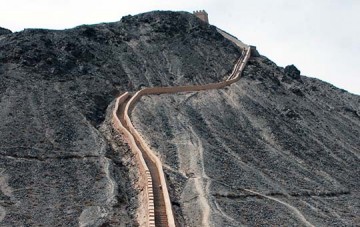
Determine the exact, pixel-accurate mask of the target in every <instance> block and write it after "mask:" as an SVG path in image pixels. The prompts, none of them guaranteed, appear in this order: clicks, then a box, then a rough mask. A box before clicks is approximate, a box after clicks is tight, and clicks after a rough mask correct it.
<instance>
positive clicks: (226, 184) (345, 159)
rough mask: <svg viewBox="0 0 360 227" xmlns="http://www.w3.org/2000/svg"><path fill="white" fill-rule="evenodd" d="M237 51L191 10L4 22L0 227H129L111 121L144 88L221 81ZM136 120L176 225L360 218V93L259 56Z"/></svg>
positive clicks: (150, 103) (329, 222)
mask: <svg viewBox="0 0 360 227" xmlns="http://www.w3.org/2000/svg"><path fill="white" fill-rule="evenodd" d="M240 54H241V50H240V49H239V48H237V47H236V45H234V44H233V43H231V42H230V41H229V40H227V39H225V38H224V37H223V36H221V35H220V34H219V33H218V32H217V30H216V28H215V27H213V26H209V25H207V24H205V23H203V22H202V21H200V20H198V19H197V18H196V17H194V16H193V15H191V14H189V13H183V12H177V13H175V12H150V13H145V14H140V15H136V16H126V17H123V18H122V19H121V20H120V21H119V22H115V23H107V24H99V25H84V26H80V27H76V28H74V29H68V30H64V31H54V30H40V29H27V30H24V31H22V32H18V33H10V32H9V31H7V30H5V29H1V30H0V116H1V119H2V121H0V182H1V184H0V226H137V223H136V213H135V211H136V208H137V207H138V206H139V204H138V203H139V201H138V200H137V195H138V193H141V192H140V191H139V190H138V188H137V187H136V181H137V174H138V172H137V168H136V165H135V163H134V161H133V155H132V153H131V151H130V150H129V148H128V147H127V145H126V143H125V142H124V141H123V139H122V138H121V136H120V135H118V134H117V133H116V132H115V131H114V130H113V129H112V126H111V123H110V113H111V110H112V108H113V105H114V103H113V100H114V99H115V98H116V97H117V96H119V95H120V94H122V93H123V92H125V91H136V90H138V89H140V88H142V87H149V86H151V87H153V86H177V85H186V84H205V83H210V82H216V81H220V80H223V79H224V78H225V76H226V74H227V73H229V72H230V71H231V69H232V67H233V64H234V63H235V61H236V60H237V58H238V57H239V56H240ZM140 102H141V103H139V104H138V105H137V106H136V107H135V109H134V112H133V115H132V119H133V120H134V123H135V126H136V127H137V128H138V130H139V131H140V132H141V133H142V135H143V137H144V138H145V139H146V140H147V141H148V143H149V144H150V145H151V146H152V148H153V149H154V150H155V151H157V152H158V154H159V157H161V159H162V161H163V163H164V169H165V173H166V176H167V177H168V182H169V190H170V192H171V200H172V203H173V209H174V211H175V213H176V219H177V222H178V223H179V225H180V226H201V225H203V226H204V225H205V226H239V225H249V226H254V225H258V226H269V225H270V226H271V225H272V226H279V225H285V226H289V225H290V226H291V225H298V226H302V225H309V223H311V224H312V225H314V226H355V225H356V223H358V221H359V219H357V217H358V216H359V207H358V204H359V192H358V189H357V188H359V177H358V176H359V165H358V161H359V148H360V141H359V139H358V138H359V137H360V108H359V106H360V105H359V103H360V98H359V96H355V95H352V94H349V93H347V92H346V91H343V90H339V89H337V88H335V87H333V86H331V85H329V84H326V83H324V82H322V81H318V80H315V79H311V78H307V77H303V76H300V75H299V72H298V71H297V70H296V68H294V67H293V66H289V67H286V68H285V69H283V68H279V67H277V66H276V65H275V64H274V63H272V62H271V61H269V60H268V59H267V58H265V57H256V58H255V57H254V58H252V59H251V60H250V63H249V65H248V66H247V68H246V70H245V73H244V77H243V78H242V79H241V80H240V81H239V82H237V83H236V84H234V85H232V86H230V87H229V88H226V89H221V90H216V91H215V90H214V91H206V92H199V93H190V94H176V95H161V96H148V97H145V98H142V99H141V101H140Z"/></svg>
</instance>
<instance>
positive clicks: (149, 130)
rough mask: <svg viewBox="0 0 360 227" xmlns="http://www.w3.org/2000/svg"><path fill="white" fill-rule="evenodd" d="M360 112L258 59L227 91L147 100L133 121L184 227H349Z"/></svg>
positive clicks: (354, 219)
mask: <svg viewBox="0 0 360 227" xmlns="http://www.w3.org/2000/svg"><path fill="white" fill-rule="evenodd" d="M359 104H360V97H359V96H356V95H353V94H350V93H348V92H346V91H344V90H340V89H338V88H335V87H334V86H332V85H330V84H327V83H325V82H322V81H319V80H316V79H312V78H308V77H305V76H300V72H299V71H298V70H297V69H296V68H295V67H294V66H288V67H286V68H285V69H284V68H280V67H278V66H276V65H275V64H274V63H272V62H271V61H270V60H268V59H267V58H266V57H256V58H252V60H251V61H250V63H249V65H248V67H247V68H246V70H245V74H244V77H243V78H241V79H240V81H238V82H237V83H236V84H233V85H231V86H230V87H229V88H226V89H222V90H213V91H205V92H198V93H187V94H176V95H153V96H147V97H144V98H142V99H141V101H140V103H139V104H138V105H137V106H136V107H135V109H134V111H133V114H132V119H133V121H134V123H135V127H136V128H137V129H138V130H139V131H140V132H141V134H142V135H143V136H144V138H145V139H146V140H147V141H148V143H149V144H150V145H151V147H152V148H153V149H154V150H155V151H156V152H158V155H159V156H160V157H161V159H162V160H163V163H164V168H165V169H166V174H167V177H168V181H169V185H170V191H171V197H172V200H173V204H174V207H176V210H177V215H178V219H179V220H180V222H181V223H182V225H183V226H203V223H204V222H206V221H207V222H209V223H210V224H209V225H210V226H243V225H244V226H245V225H247V226H356V225H357V224H358V223H359V218H358V217H359V212H360V210H359V206H358V204H359V202H360V194H359V190H358V189H359V186H360V185H359V182H360V181H359V176H360V167H359V164H358V163H359V157H360V156H359V155H360V154H359V152H360V140H359V138H360V108H359V106H360V105H359ZM208 210H210V214H209V213H208Z"/></svg>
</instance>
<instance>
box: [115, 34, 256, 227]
mask: <svg viewBox="0 0 360 227" xmlns="http://www.w3.org/2000/svg"><path fill="white" fill-rule="evenodd" d="M219 32H220V33H221V34H222V35H223V36H224V37H225V38H228V37H227V36H229V35H228V34H225V33H224V32H222V31H221V30H219ZM228 39H229V38H228ZM230 41H232V42H234V40H232V39H230ZM235 44H236V45H238V46H239V47H241V48H244V44H243V43H241V42H240V43H239V42H235ZM244 51H245V54H242V56H241V57H240V59H239V60H238V61H237V62H236V64H235V66H234V69H233V71H232V73H231V74H230V76H229V77H228V79H227V80H225V81H222V82H218V83H210V84H206V85H192V86H178V87H154V88H144V89H142V90H140V91H138V92H136V93H135V94H134V95H133V96H132V97H131V98H130V100H129V97H130V95H129V93H125V94H123V95H121V96H120V97H119V98H117V100H116V104H115V108H114V111H113V124H114V127H115V128H116V129H117V130H119V131H120V132H121V133H123V135H124V136H125V138H126V140H127V142H128V144H129V146H130V148H131V149H132V151H133V152H134V153H135V156H136V159H137V162H138V165H139V168H140V174H141V176H140V178H141V179H140V187H142V188H144V190H145V191H146V193H145V194H146V195H145V196H144V198H141V200H143V201H144V203H145V204H147V207H148V210H147V211H146V215H147V218H146V219H147V220H146V221H145V222H144V224H145V223H146V226H151V227H153V226H155V212H154V209H156V207H154V190H160V191H161V193H162V194H163V198H164V202H165V207H166V217H167V226H169V227H175V219H174V215H173V211H172V207H171V202H170V197H169V192H168V188H167V184H166V180H165V175H164V171H163V168H162V164H161V161H160V159H159V158H158V157H157V156H156V155H155V153H154V152H153V151H152V150H151V149H150V148H149V146H148V145H147V144H146V142H145V141H144V140H143V138H142V137H141V135H140V133H139V132H138V131H137V130H136V129H135V127H134V125H133V124H132V122H131V119H130V117H129V114H130V111H131V110H132V108H133V107H134V106H135V105H136V102H137V101H138V100H139V99H140V98H141V97H142V96H144V95H152V94H170V93H179V92H194V91H203V90H210V89H220V88H224V87H226V86H228V85H231V84H232V83H234V82H236V81H238V80H239V78H240V75H241V72H242V71H243V70H244V68H245V66H246V63H247V62H248V60H249V58H250V47H249V46H246V47H245V48H244ZM126 101H127V102H126ZM125 103H126V104H125ZM124 104H125V108H123V105H124ZM119 105H120V106H122V109H119ZM118 115H120V119H119V118H118ZM136 142H138V143H136ZM138 145H139V146H141V148H139V146H138ZM142 151H144V152H146V154H142ZM144 155H145V156H146V157H149V158H150V159H151V160H152V162H153V163H155V165H156V170H157V173H156V175H157V176H159V177H160V181H161V185H162V189H159V188H154V187H153V185H152V178H151V175H150V170H149V168H148V166H147V164H146V162H145V160H144ZM156 225H157V223H156ZM157 226H160V225H157Z"/></svg>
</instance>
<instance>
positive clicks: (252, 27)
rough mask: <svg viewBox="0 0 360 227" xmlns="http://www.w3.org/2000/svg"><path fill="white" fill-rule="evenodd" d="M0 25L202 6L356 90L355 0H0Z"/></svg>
mask: <svg viewBox="0 0 360 227" xmlns="http://www.w3.org/2000/svg"><path fill="white" fill-rule="evenodd" d="M1 1H2V3H1V8H0V26H1V27H5V28H9V29H11V30H12V31H20V30H22V29H24V28H54V29H63V28H70V27H74V26H77V25H80V24H93V23H100V22H112V21H117V20H119V19H120V18H121V17H122V16H124V15H128V14H132V15H134V14H138V13H142V12H147V11H151V10H175V11H178V10H183V11H189V12H192V11H193V10H198V9H205V10H206V11H207V12H208V13H209V20H210V23H211V24H213V25H216V26H218V27H219V28H222V29H223V30H226V31H228V32H230V33H232V34H233V35H235V36H237V37H238V38H239V39H240V40H242V41H243V42H245V43H247V44H252V45H255V46H257V48H258V50H259V51H260V53H261V54H263V55H265V56H267V57H268V58H270V59H271V60H273V61H274V62H275V63H277V64H278V65H279V66H286V65H289V64H295V65H296V66H297V67H298V68H299V69H300V70H301V73H302V74H303V75H306V76H311V77H317V78H320V79H322V80H325V81H328V82H330V83H332V84H334V85H335V86H337V87H340V88H344V89H346V90H348V91H350V92H352V93H356V94H360V75H359V74H360V25H359V24H360V0H182V1H175V0H130V1H129V0H101V1H95V0H86V1H85V0H31V1H30V0H7V1H5V0H1Z"/></svg>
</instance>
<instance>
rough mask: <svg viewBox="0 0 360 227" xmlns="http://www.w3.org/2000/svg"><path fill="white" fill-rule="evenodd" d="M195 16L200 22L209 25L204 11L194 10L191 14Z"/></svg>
mask: <svg viewBox="0 0 360 227" xmlns="http://www.w3.org/2000/svg"><path fill="white" fill-rule="evenodd" d="M193 14H194V15H195V16H197V17H198V18H199V19H200V20H202V21H204V22H206V23H209V17H208V14H207V12H206V11H205V10H196V11H194V12H193Z"/></svg>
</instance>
